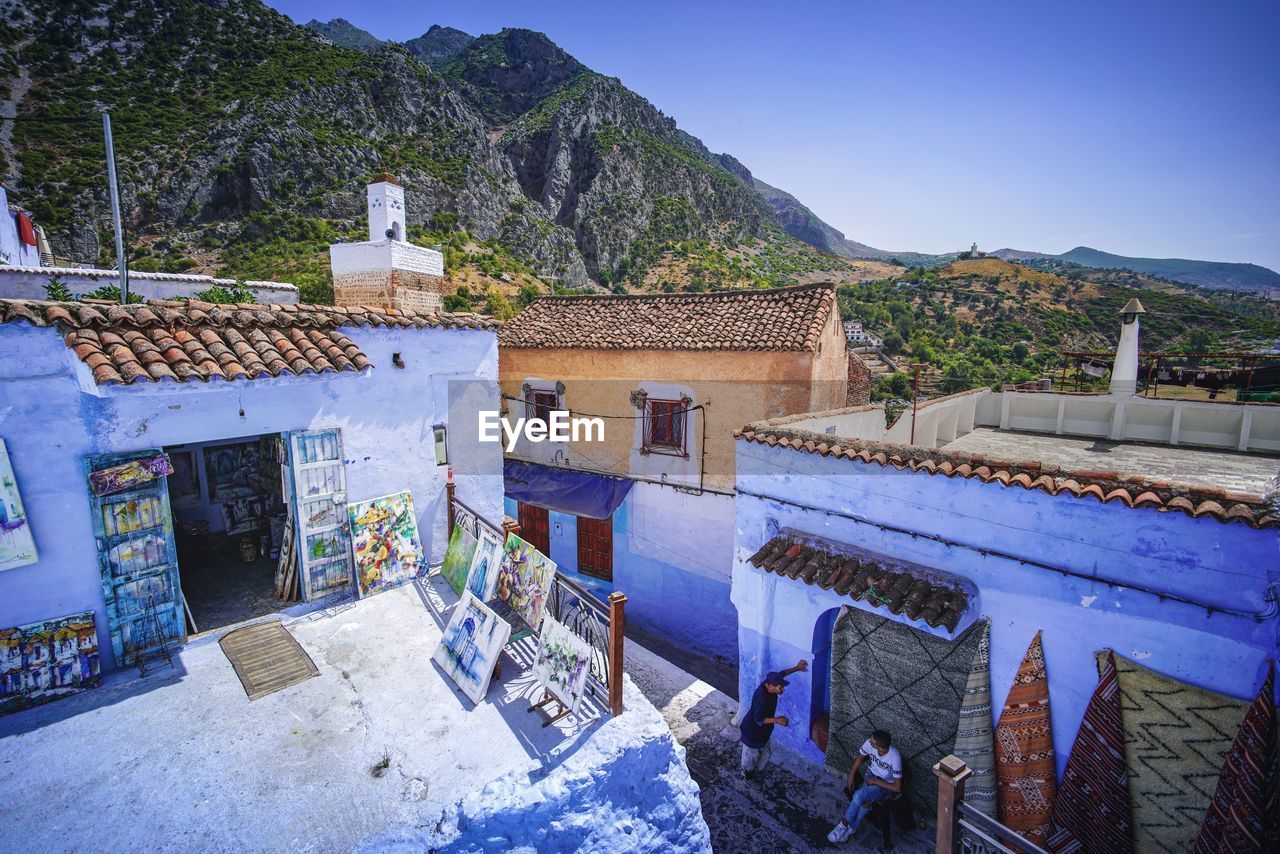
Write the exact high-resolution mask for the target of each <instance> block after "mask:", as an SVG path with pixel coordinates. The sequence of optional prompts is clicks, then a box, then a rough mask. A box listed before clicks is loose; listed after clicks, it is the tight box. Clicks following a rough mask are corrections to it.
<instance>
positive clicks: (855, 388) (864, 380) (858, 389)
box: [844, 354, 871, 406]
mask: <svg viewBox="0 0 1280 854" xmlns="http://www.w3.org/2000/svg"><path fill="white" fill-rule="evenodd" d="M870 402H871V371H870V369H868V368H867V365H866V363H865V362H863V361H862V360H861V359H859V358H858V357H857V356H854V355H852V354H850V356H849V386H848V392H847V394H846V396H845V401H844V405H845V406H862V405H864V404H867V403H870Z"/></svg>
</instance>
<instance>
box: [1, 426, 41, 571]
mask: <svg viewBox="0 0 1280 854" xmlns="http://www.w3.org/2000/svg"><path fill="white" fill-rule="evenodd" d="M38 559H39V556H38V555H37V554H36V542H35V540H34V539H32V537H31V523H30V522H29V521H28V520H27V514H26V512H24V511H23V509H22V496H21V495H19V494H18V479H17V478H16V477H14V475H13V466H12V465H11V464H10V463H9V451H8V449H6V448H5V445H4V439H0V569H13V568H14V567H15V566H26V565H27V564H29V563H35V562H36V561H37V560H38Z"/></svg>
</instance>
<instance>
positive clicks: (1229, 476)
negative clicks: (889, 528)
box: [942, 427, 1280, 495]
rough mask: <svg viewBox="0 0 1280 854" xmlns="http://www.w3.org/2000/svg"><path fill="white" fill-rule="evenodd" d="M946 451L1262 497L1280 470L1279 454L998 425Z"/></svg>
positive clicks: (978, 431)
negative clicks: (1111, 439)
mask: <svg viewBox="0 0 1280 854" xmlns="http://www.w3.org/2000/svg"><path fill="white" fill-rule="evenodd" d="M942 449H943V450H945V451H961V452H964V453H967V454H983V455H986V456H988V457H991V458H993V459H1000V460H1008V461H1010V462H1017V461H1019V460H1039V461H1040V462H1045V463H1051V464H1053V465H1055V466H1061V467H1062V468H1064V469H1068V470H1070V469H1078V470H1093V471H1100V470H1104V471H1118V472H1120V473H1121V474H1122V475H1126V476H1128V475H1141V476H1143V477H1148V478H1151V479H1152V480H1168V481H1173V482H1176V483H1185V484H1190V485H1193V486H1215V487H1221V488H1222V489H1227V490H1231V491H1234V492H1252V493H1255V494H1258V495H1262V494H1265V493H1266V492H1267V490H1268V489H1269V488H1270V484H1271V481H1272V479H1273V478H1274V477H1275V476H1276V474H1277V472H1280V456H1263V455H1260V454H1241V453H1232V452H1230V451H1215V450H1210V449H1207V448H1192V447H1188V446H1185V445H1155V444H1152V445H1145V444H1141V443H1137V442H1109V441H1106V440H1104V439H1082V438H1076V437H1072V436H1055V435H1052V434H1048V433H1023V432H1019V431H1013V430H998V429H996V428H994V427H978V428H976V429H974V430H973V432H971V433H966V434H965V435H963V436H960V437H958V438H957V439H956V440H955V441H952V442H948V443H947V444H946V445H944V446H943V448H942Z"/></svg>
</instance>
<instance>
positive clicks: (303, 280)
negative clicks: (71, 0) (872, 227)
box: [0, 0, 860, 298]
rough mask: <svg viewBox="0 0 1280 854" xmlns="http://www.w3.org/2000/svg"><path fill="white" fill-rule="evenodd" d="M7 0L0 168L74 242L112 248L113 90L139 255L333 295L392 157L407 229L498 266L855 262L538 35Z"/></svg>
mask: <svg viewBox="0 0 1280 854" xmlns="http://www.w3.org/2000/svg"><path fill="white" fill-rule="evenodd" d="M13 8H15V9H16V10H17V14H16V16H15V18H14V20H13V22H12V24H11V25H10V26H8V27H6V28H4V29H2V30H0V71H2V72H3V75H4V81H3V85H4V86H6V87H7V88H8V90H9V91H10V92H12V93H17V97H16V98H15V99H14V100H15V101H16V105H15V108H16V109H17V111H18V112H19V113H20V114H21V115H22V117H23V121H21V122H18V123H16V124H15V125H14V126H13V128H14V130H13V133H12V136H11V137H8V138H5V137H0V153H2V154H3V156H4V163H3V164H0V165H3V167H4V170H5V173H6V175H7V180H6V184H7V186H8V187H9V188H10V191H11V193H12V195H13V196H14V198H16V199H20V200H22V201H23V202H24V203H25V204H26V205H27V206H28V207H29V208H31V209H32V210H33V212H34V213H36V215H37V217H38V218H39V220H40V221H41V222H43V223H44V224H45V226H46V228H47V229H48V230H49V231H50V232H51V238H52V242H53V246H54V250H55V253H56V254H58V255H60V256H62V257H64V258H66V259H68V260H74V261H88V262H99V263H103V262H108V263H109V262H110V252H109V244H110V240H109V226H108V223H109V218H108V216H109V208H108V205H107V194H106V185H105V180H104V176H103V175H102V172H101V137H100V124H99V120H98V118H97V113H98V111H100V110H102V109H109V110H110V111H111V113H112V116H113V124H114V126H115V130H116V146H117V160H118V163H119V165H120V186H121V194H122V198H123V203H124V209H125V217H126V232H127V237H128V244H129V250H130V255H131V261H130V263H131V265H132V266H133V267H134V268H135V269H200V270H210V271H212V270H221V271H224V272H226V273H230V274H233V275H244V276H253V277H260V278H280V279H285V280H292V281H297V282H299V283H300V284H302V285H303V286H304V287H305V288H307V289H308V290H309V293H311V294H312V295H313V296H315V297H316V298H321V297H323V296H324V293H325V289H326V287H327V285H328V271H327V259H326V247H327V245H328V243H330V242H332V241H333V240H336V239H358V237H359V235H360V233H361V228H362V212H363V198H364V194H363V184H364V183H365V182H366V181H367V180H368V179H369V178H370V177H371V176H372V175H374V174H376V173H378V172H380V171H382V170H384V169H385V170H390V171H392V172H394V173H396V174H398V175H399V176H400V178H401V179H402V181H403V182H404V184H405V187H406V194H407V207H408V210H409V216H410V237H411V238H412V239H416V240H419V241H423V242H430V243H441V244H444V245H445V246H446V263H447V264H448V265H449V266H450V268H451V272H460V271H463V270H464V269H470V270H472V271H477V272H478V273H480V274H483V278H484V279H485V281H486V282H488V283H493V282H505V283H507V284H508V285H510V284H512V283H519V282H532V281H536V280H535V279H533V278H532V277H534V276H536V277H538V278H541V279H542V280H543V281H544V282H551V283H554V284H556V285H558V286H565V287H583V286H599V285H600V284H605V285H616V283H619V282H625V283H626V284H627V285H629V286H643V285H644V284H645V283H646V281H647V277H648V276H649V274H650V271H651V270H653V269H655V268H658V267H661V266H662V265H664V264H670V263H676V262H678V263H681V264H691V265H693V267H695V268H696V270H698V271H700V270H704V269H705V271H706V274H705V275H703V273H700V272H697V271H695V272H694V273H693V274H692V275H693V276H695V277H696V276H702V280H703V281H704V282H706V283H708V284H710V285H712V286H716V285H728V284H735V283H736V284H747V283H760V284H778V283H784V282H789V281H797V280H798V278H799V276H801V275H808V274H813V273H814V272H815V271H821V270H824V269H826V270H835V271H836V274H837V275H836V278H840V277H841V276H845V277H848V276H850V275H852V276H853V277H854V278H856V277H857V275H860V274H859V273H858V271H857V269H856V265H851V264H850V263H849V262H845V261H842V260H840V259H837V258H834V257H831V256H828V255H825V254H823V253H820V252H816V251H814V250H812V249H811V248H810V247H808V246H806V245H804V244H802V243H800V242H799V241H797V240H795V239H794V238H792V237H790V236H789V235H787V234H786V233H785V232H784V231H783V229H782V228H781V226H780V224H779V221H778V219H777V218H776V217H775V216H774V214H773V212H772V210H771V209H770V207H769V205H768V204H767V203H766V202H765V201H764V199H763V197H762V196H761V195H760V194H758V193H757V192H756V191H755V190H754V189H753V187H752V186H751V185H750V183H749V182H747V181H746V180H745V179H744V178H742V177H741V176H740V175H738V174H736V173H735V172H733V171H730V170H729V169H726V168H725V167H724V166H723V165H722V164H721V162H720V160H719V159H718V158H717V157H716V156H714V155H712V154H711V153H710V152H708V151H707V150H706V148H705V147H704V146H702V144H701V143H700V142H698V140H696V139H694V138H693V137H691V136H689V135H688V134H686V133H684V132H683V131H681V130H680V129H679V128H678V127H677V126H676V124H675V122H674V121H673V120H672V119H670V118H669V117H667V116H664V115H662V113H661V112H659V111H658V110H657V109H656V108H655V107H653V105H652V104H650V103H649V102H648V101H646V100H644V99H643V98H641V97H640V96H639V95H636V94H635V93H633V92H631V91H629V90H627V89H626V88H625V87H623V86H622V85H621V83H620V82H619V81H617V80H616V79H613V78H609V77H605V76H603V75H600V74H597V73H595V72H593V71H591V70H590V69H587V68H586V67H585V66H583V65H582V64H581V63H579V62H578V61H577V60H576V59H574V58H573V57H572V56H570V55H568V54H567V53H565V52H564V51H563V50H561V49H560V48H559V47H557V46H556V45H554V44H553V43H552V42H550V40H548V39H547V38H546V37H545V36H543V35H541V34H538V33H533V32H530V31H527V30H504V31H503V32H501V33H498V34H495V35H490V36H484V37H481V38H479V39H474V40H470V39H469V37H467V36H466V34H462V33H459V32H458V31H456V30H455V31H449V30H446V29H445V28H433V29H432V30H430V31H428V33H426V34H425V35H424V36H423V39H424V40H425V42H419V44H418V45H417V49H418V51H419V52H421V53H422V54H423V55H424V56H426V57H427V58H428V59H430V60H431V61H433V62H435V63H436V64H437V66H438V68H439V72H438V73H437V72H436V71H434V70H432V69H431V68H430V67H428V65H427V64H425V63H424V62H422V61H420V60H419V59H417V58H416V57H415V56H414V53H413V50H412V49H411V48H410V47H409V46H397V45H381V43H379V44H378V45H374V44H372V43H371V42H370V41H369V38H372V37H369V38H364V37H362V36H361V33H360V31H358V29H357V28H355V27H353V26H351V25H350V24H349V23H347V22H330V23H329V24H327V25H314V24H313V25H312V26H311V27H310V28H306V27H300V26H297V25H295V24H293V23H292V22H290V21H289V20H288V19H287V18H285V17H284V16H282V15H280V14H278V13H276V12H275V11H273V10H271V9H270V8H268V7H266V6H264V5H262V4H261V3H260V2H257V0H218V2H202V1H201V0H121V2H107V0H85V2H84V3H82V4H80V5H79V6H76V7H74V8H72V7H69V6H67V4H65V3H61V2H58V0H32V2H29V3H27V4H25V5H24V6H22V7H13ZM317 29H320V30H322V31H323V35H322V34H321V32H317V31H316V30H317ZM364 36H368V34H367V33H366V34H364ZM374 41H376V40H374ZM464 42H465V43H464ZM340 43H346V44H349V45H353V46H356V47H358V48H359V49H351V48H349V47H343V46H342V44H340ZM458 45H461V48H460V49H459V50H458V51H457V52H454V53H450V51H452V49H453V47H455V46H458ZM370 48H376V49H374V50H370ZM19 59H20V61H19ZM79 117H83V121H81V120H80V118H79ZM69 119H75V120H74V121H69ZM850 271H852V273H851V272H850ZM704 286H705V285H704ZM486 287H487V285H486ZM695 287H696V285H695Z"/></svg>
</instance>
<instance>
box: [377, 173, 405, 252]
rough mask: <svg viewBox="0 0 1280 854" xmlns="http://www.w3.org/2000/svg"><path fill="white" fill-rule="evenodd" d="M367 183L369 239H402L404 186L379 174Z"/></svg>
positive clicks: (403, 229)
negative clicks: (371, 182)
mask: <svg viewBox="0 0 1280 854" xmlns="http://www.w3.org/2000/svg"><path fill="white" fill-rule="evenodd" d="M378 177H379V180H378V181H377V182H376V183H373V184H370V185H369V240H370V242H375V243H376V242H377V241H379V240H387V239H388V238H390V239H391V240H404V237H405V228H404V187H401V186H400V185H399V184H397V183H395V182H394V181H392V180H391V176H390V175H386V174H384V175H380V176H378Z"/></svg>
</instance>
